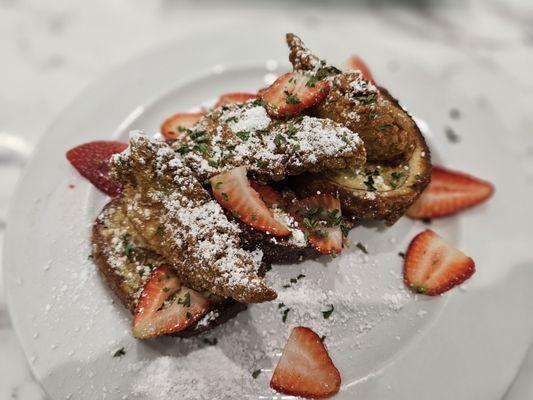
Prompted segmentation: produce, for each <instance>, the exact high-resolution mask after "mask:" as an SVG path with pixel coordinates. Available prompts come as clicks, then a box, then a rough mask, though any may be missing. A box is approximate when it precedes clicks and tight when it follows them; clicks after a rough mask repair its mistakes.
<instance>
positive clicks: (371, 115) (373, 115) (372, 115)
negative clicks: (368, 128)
mask: <svg viewBox="0 0 533 400" xmlns="http://www.w3.org/2000/svg"><path fill="white" fill-rule="evenodd" d="M377 117H378V113H377V111H376V110H374V109H373V108H372V109H371V110H369V111H368V119H376V118H377Z"/></svg>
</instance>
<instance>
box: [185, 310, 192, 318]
mask: <svg viewBox="0 0 533 400" xmlns="http://www.w3.org/2000/svg"><path fill="white" fill-rule="evenodd" d="M185 317H186V318H187V319H191V317H192V314H191V313H190V312H189V311H187V313H186V314H185Z"/></svg>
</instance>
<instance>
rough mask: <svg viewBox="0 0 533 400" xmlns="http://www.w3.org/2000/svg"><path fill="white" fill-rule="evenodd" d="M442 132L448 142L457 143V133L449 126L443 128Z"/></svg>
mask: <svg viewBox="0 0 533 400" xmlns="http://www.w3.org/2000/svg"><path fill="white" fill-rule="evenodd" d="M444 133H445V134H446V137H447V138H448V141H449V142H450V143H457V142H459V140H460V137H459V135H458V134H457V133H456V132H455V131H454V130H453V129H452V128H450V127H449V126H447V127H446V128H444Z"/></svg>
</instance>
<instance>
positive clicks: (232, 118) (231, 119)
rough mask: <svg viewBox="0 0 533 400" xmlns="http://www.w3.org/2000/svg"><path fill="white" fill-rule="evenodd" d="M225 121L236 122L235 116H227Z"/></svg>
mask: <svg viewBox="0 0 533 400" xmlns="http://www.w3.org/2000/svg"><path fill="white" fill-rule="evenodd" d="M226 122H237V117H235V116H233V117H229V118H228V119H226Z"/></svg>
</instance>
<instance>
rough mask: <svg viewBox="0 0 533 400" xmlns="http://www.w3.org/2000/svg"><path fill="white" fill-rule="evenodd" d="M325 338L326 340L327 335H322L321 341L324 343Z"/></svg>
mask: <svg viewBox="0 0 533 400" xmlns="http://www.w3.org/2000/svg"><path fill="white" fill-rule="evenodd" d="M324 340H326V335H322V336H320V341H321V342H322V343H324Z"/></svg>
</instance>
